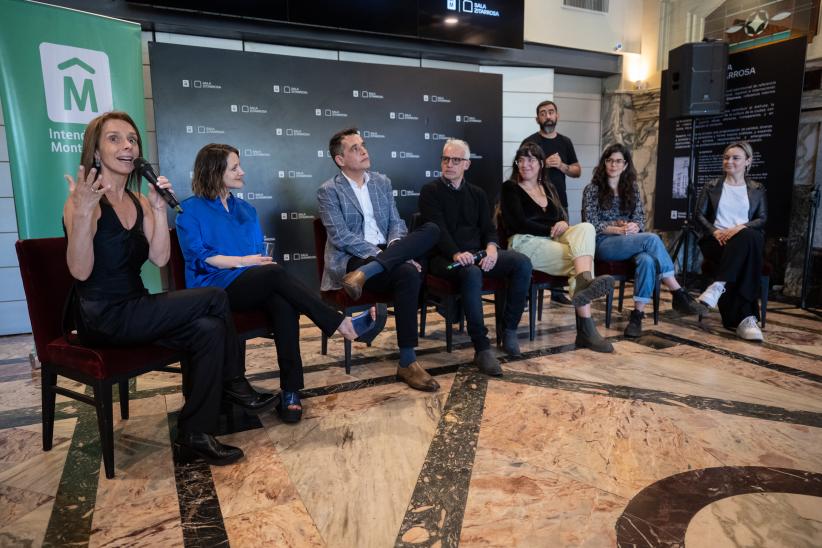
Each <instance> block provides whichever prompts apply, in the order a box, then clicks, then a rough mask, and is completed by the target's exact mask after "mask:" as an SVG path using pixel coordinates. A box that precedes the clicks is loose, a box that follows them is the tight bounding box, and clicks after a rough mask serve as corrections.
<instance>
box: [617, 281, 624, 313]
mask: <svg viewBox="0 0 822 548" xmlns="http://www.w3.org/2000/svg"><path fill="white" fill-rule="evenodd" d="M624 300H625V280H619V301H618V302H617V312H619V313H620V314H622V302H623V301H624Z"/></svg>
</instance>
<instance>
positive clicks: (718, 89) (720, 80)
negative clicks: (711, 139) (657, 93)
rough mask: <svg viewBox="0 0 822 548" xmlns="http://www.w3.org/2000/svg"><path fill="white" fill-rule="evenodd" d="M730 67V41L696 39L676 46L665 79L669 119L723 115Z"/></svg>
mask: <svg viewBox="0 0 822 548" xmlns="http://www.w3.org/2000/svg"><path fill="white" fill-rule="evenodd" d="M727 68H728V44H727V42H696V43H693V44H683V45H681V46H679V47H678V48H675V49H672V50H671V51H670V52H669V53H668V70H666V71H665V73H664V74H663V82H662V83H663V86H664V88H663V91H664V93H665V94H666V101H665V104H666V105H667V109H666V110H667V113H668V118H689V117H693V116H713V115H715V114H722V113H723V112H724V111H725V80H726V74H727Z"/></svg>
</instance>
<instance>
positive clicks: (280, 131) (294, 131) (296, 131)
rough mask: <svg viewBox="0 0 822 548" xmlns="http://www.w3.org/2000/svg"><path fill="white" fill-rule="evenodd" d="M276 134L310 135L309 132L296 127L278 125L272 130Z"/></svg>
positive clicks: (289, 135) (290, 135)
mask: <svg viewBox="0 0 822 548" xmlns="http://www.w3.org/2000/svg"><path fill="white" fill-rule="evenodd" d="M274 133H275V134H276V135H285V136H286V137H311V134H310V133H309V132H307V131H304V130H302V129H297V128H290V127H289V128H285V129H283V128H281V127H278V128H276V129H275V130H274Z"/></svg>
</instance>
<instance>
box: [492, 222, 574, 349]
mask: <svg viewBox="0 0 822 548" xmlns="http://www.w3.org/2000/svg"><path fill="white" fill-rule="evenodd" d="M510 236H511V235H510V234H508V232H507V231H506V230H505V224H504V223H503V222H502V215H497V237H498V238H499V245H500V247H502V249H508V238H510ZM567 284H568V277H567V276H554V275H552V274H547V273H545V272H540V271H539V270H534V271H532V272H531V286H530V287H529V289H528V338H529V339H530V340H532V341H533V340H534V339H535V338H536V334H537V321H538V320H539V321H542V302H543V300H544V298H545V290H546V289H560V290H562V291H565V286H566V285H567Z"/></svg>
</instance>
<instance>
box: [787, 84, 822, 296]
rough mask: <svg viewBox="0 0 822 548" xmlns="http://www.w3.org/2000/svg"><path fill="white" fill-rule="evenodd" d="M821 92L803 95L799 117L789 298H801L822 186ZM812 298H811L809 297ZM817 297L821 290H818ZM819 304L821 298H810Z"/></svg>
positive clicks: (819, 228) (819, 239)
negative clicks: (811, 220) (816, 190)
mask: <svg viewBox="0 0 822 548" xmlns="http://www.w3.org/2000/svg"><path fill="white" fill-rule="evenodd" d="M821 134H822V90H811V91H806V92H804V93H803V94H802V111H801V113H800V115H799V138H798V139H797V143H796V163H795V169H794V177H793V186H792V193H793V197H792V200H791V216H790V223H791V224H790V229H789V232H788V246H787V258H786V259H787V265H786V266H785V288H784V290H783V293H784V294H785V295H787V296H791V297H798V296H799V295H800V293H801V291H802V271H803V268H804V259H805V241H806V240H805V234H806V232H807V230H808V217H809V216H810V213H811V207H812V205H811V191H812V190H813V187H814V184H819V183H820V181H818V178H819V177H820V175H819V173H818V169H817V166H818V165H819V162H820V161H822V156H820V146H822V135H821ZM813 242H814V245H815V247H817V248H819V247H822V218H819V211H818V210H817V222H816V232H815V234H814V238H813ZM809 297H810V295H809ZM817 297H818V291H817ZM810 300H811V301H815V302H816V303H817V304H818V302H819V300H818V298H816V299H813V298H811V299H810Z"/></svg>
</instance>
